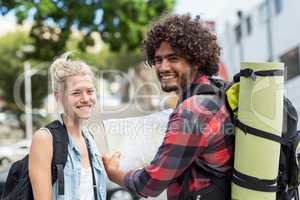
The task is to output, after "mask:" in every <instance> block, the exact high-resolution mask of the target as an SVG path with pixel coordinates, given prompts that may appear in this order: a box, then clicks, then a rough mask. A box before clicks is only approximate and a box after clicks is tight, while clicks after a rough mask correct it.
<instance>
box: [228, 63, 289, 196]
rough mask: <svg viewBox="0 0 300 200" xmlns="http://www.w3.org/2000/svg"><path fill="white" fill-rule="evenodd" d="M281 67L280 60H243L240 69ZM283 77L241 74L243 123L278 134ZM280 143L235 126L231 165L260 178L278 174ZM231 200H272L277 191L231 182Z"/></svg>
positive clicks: (282, 65) (279, 131)
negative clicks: (270, 61) (267, 190)
mask: <svg viewBox="0 0 300 200" xmlns="http://www.w3.org/2000/svg"><path fill="white" fill-rule="evenodd" d="M246 68H250V69H253V70H254V71H256V72H257V71H263V70H283V68H284V64H283V63H254V62H253V63H252V62H242V63H241V69H246ZM283 93H284V77H283V76H256V78H255V79H254V78H246V77H243V76H241V77H240V91H239V104H238V105H239V110H238V119H239V120H240V121H241V122H243V123H244V124H246V125H248V126H250V127H254V128H256V129H259V130H263V131H266V132H269V133H272V134H275V135H278V136H281V130H282V120H283V119H282V116H283ZM279 156H280V144H279V143H277V142H274V141H271V140H268V139H265V138H262V137H257V136H254V135H252V134H245V132H244V131H242V130H240V129H239V128H237V127H236V137H235V153H234V168H235V169H236V170H237V171H238V172H241V173H243V174H246V175H248V176H252V177H256V178H259V179H275V178H276V177H277V175H278V167H279ZM231 187H232V194H231V199H232V200H275V199H276V192H261V191H256V190H252V189H247V188H244V187H241V186H238V185H237V184H235V183H233V182H232V184H231Z"/></svg>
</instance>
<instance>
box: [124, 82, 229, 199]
mask: <svg viewBox="0 0 300 200" xmlns="http://www.w3.org/2000/svg"><path fill="white" fill-rule="evenodd" d="M195 83H196V84H209V81H208V79H207V78H206V77H205V76H200V77H199V78H198V79H197V80H196V81H194V82H193V84H195ZM191 94H192V93H191ZM224 102H225V101H224V100H222V99H221V98H220V97H219V96H218V95H193V96H190V97H188V98H186V99H185V100H183V101H182V102H181V103H179V104H178V105H177V107H176V109H175V110H174V112H173V113H172V114H171V115H170V117H169V123H168V128H167V130H166V134H165V137H164V140H163V143H162V145H161V146H160V148H159V149H158V152H157V154H156V156H155V158H154V159H153V160H152V162H151V163H150V164H149V165H147V166H145V167H144V168H142V169H138V170H135V171H130V172H128V173H127V174H126V177H125V185H126V187H127V188H128V189H129V190H130V191H132V192H136V193H137V194H139V195H141V196H143V197H147V196H156V195H158V194H160V193H161V192H162V191H163V190H165V189H166V188H167V195H168V199H169V200H178V199H179V194H180V193H181V192H182V182H183V172H184V171H185V170H186V169H187V168H190V169H191V175H192V177H191V178H190V180H189V191H190V192H196V191H199V190H201V189H203V188H206V187H208V186H209V185H210V184H211V180H210V178H209V177H206V176H204V175H203V174H201V172H200V171H199V168H197V166H196V165H195V163H196V162H201V163H202V164H204V165H205V166H207V167H208V168H209V169H211V171H212V172H216V173H219V174H220V173H221V174H228V173H231V169H232V151H233V149H232V142H230V141H227V137H224V135H225V134H227V133H226V131H230V129H232V128H233V126H232V123H231V119H230V115H229V113H228V111H227V109H226V107H225V105H224ZM228 133H229V134H230V132H228Z"/></svg>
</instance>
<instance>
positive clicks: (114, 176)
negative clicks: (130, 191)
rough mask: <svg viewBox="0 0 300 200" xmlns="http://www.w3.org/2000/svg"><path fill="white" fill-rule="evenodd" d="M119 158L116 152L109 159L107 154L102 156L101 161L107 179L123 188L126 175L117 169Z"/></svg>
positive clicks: (119, 155)
mask: <svg viewBox="0 0 300 200" xmlns="http://www.w3.org/2000/svg"><path fill="white" fill-rule="evenodd" d="M120 157H121V154H120V153H119V152H116V153H114V154H113V155H112V156H111V157H110V156H109V155H107V154H105V155H103V157H102V160H103V164H104V167H105V170H106V173H107V175H108V178H109V179H110V180H111V181H113V182H115V183H117V184H119V185H120V186H122V187H125V184H124V178H125V175H126V173H125V172H123V171H121V170H120V168H119V161H120Z"/></svg>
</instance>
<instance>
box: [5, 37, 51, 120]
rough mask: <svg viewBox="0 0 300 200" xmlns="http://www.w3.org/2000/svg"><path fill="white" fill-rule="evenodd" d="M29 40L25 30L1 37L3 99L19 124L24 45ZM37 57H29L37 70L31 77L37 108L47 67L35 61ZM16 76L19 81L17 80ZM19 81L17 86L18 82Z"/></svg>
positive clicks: (21, 111)
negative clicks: (34, 58)
mask: <svg viewBox="0 0 300 200" xmlns="http://www.w3.org/2000/svg"><path fill="white" fill-rule="evenodd" d="M30 43H31V40H30V37H29V36H28V34H27V33H26V32H21V31H17V32H13V33H8V34H6V35H4V36H2V37H1V38H0V90H1V95H2V97H3V99H4V100H5V102H6V107H5V109H6V110H9V111H11V112H13V113H15V114H16V115H17V117H18V119H19V122H20V124H21V125H24V124H23V122H22V120H21V115H22V113H24V107H23V106H22V104H24V78H23V77H24V75H23V73H24V51H25V50H24V49H25V48H26V47H28V45H29V44H30ZM39 62H40V61H37V60H30V63H31V64H32V66H35V69H37V70H39V73H37V74H36V75H33V76H32V78H31V82H32V83H31V86H32V105H33V107H34V108H40V106H41V105H42V104H43V100H44V97H45V96H46V95H47V93H48V88H47V87H48V84H47V73H46V72H47V69H45V67H44V66H46V65H40V64H38V63H39ZM17 80H19V81H17ZM18 83H20V84H19V87H18V86H17V85H18Z"/></svg>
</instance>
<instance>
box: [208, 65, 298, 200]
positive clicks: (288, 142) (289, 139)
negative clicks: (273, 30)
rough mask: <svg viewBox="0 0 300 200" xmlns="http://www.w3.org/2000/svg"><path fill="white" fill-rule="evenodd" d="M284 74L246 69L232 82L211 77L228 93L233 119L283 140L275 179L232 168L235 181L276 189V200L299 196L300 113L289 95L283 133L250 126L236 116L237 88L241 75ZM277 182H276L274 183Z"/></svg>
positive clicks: (255, 132)
mask: <svg viewBox="0 0 300 200" xmlns="http://www.w3.org/2000/svg"><path fill="white" fill-rule="evenodd" d="M273 75H274V76H276V75H281V74H280V71H279V70H265V71H256V72H254V71H253V70H252V69H243V70H241V72H240V73H238V74H236V75H235V76H234V80H233V82H231V83H227V82H225V81H223V80H220V79H211V83H212V84H213V85H214V86H215V87H217V88H218V89H219V90H221V93H222V94H223V96H224V97H225V98H224V100H225V101H226V105H227V108H228V110H229V111H230V113H231V117H232V121H233V123H234V124H235V126H237V127H238V128H240V129H242V130H245V131H246V132H247V133H248V134H253V135H255V136H258V137H263V138H265V139H269V140H272V141H275V142H278V143H280V144H281V148H280V158H279V170H278V177H277V178H276V179H274V180H261V179H258V178H256V177H251V176H248V175H245V174H242V173H240V172H238V171H236V170H234V171H233V176H232V178H231V179H232V182H234V183H235V184H237V185H239V186H241V187H244V188H247V189H252V190H257V191H264V192H276V199H277V200H291V199H294V200H299V194H298V186H299V184H300V179H299V178H300V171H299V169H300V166H299V163H298V161H300V145H299V143H300V130H298V131H297V123H298V114H297V110H296V108H295V107H294V105H293V104H292V103H291V102H290V100H289V99H288V98H286V97H284V99H283V127H282V136H281V137H279V136H276V135H273V134H270V133H267V132H264V131H261V130H258V129H255V128H253V127H249V126H247V125H245V124H243V123H242V122H240V121H239V120H238V118H237V111H238V90H239V80H240V76H244V77H246V78H252V79H253V78H254V79H255V76H273ZM275 183H277V185H276V186H274V184H275Z"/></svg>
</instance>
